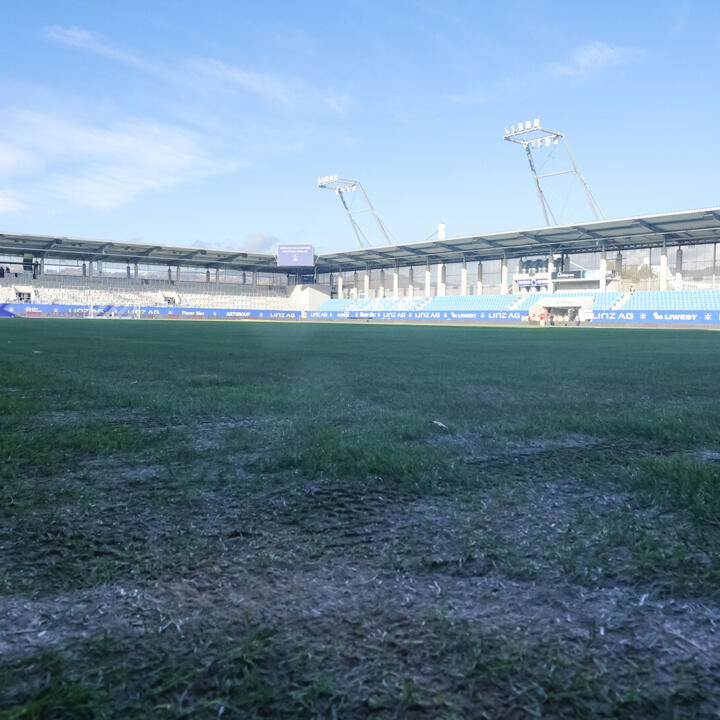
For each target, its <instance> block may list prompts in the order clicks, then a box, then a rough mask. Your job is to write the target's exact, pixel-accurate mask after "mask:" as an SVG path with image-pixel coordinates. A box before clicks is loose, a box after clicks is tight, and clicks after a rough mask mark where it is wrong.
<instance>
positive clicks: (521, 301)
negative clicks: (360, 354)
mask: <svg viewBox="0 0 720 720" xmlns="http://www.w3.org/2000/svg"><path fill="white" fill-rule="evenodd" d="M563 295H565V296H567V297H573V298H575V297H592V298H593V304H592V307H593V308H594V309H597V310H609V309H610V308H612V307H613V305H614V304H615V303H616V302H618V300H620V298H621V297H622V293H619V292H607V293H600V292H593V291H591V290H585V291H580V292H573V293H553V294H549V293H527V294H515V295H446V296H438V297H432V298H429V297H424V296H421V297H415V298H407V297H405V298H365V299H361V300H348V299H341V298H334V299H332V300H327V301H325V302H324V303H323V304H322V305H320V307H319V308H317V309H318V310H324V311H331V312H344V311H354V310H360V311H373V312H384V311H391V310H429V311H450V310H459V311H462V310H511V309H512V310H520V311H528V310H530V308H531V307H532V306H533V305H535V303H537V302H538V301H540V300H542V299H543V298H547V297H552V298H558V297H559V298H561V297H563Z"/></svg>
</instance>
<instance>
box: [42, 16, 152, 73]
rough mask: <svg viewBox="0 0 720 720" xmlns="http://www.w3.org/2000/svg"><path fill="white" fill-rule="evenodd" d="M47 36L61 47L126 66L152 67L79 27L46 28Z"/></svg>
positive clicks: (143, 60) (137, 57)
mask: <svg viewBox="0 0 720 720" xmlns="http://www.w3.org/2000/svg"><path fill="white" fill-rule="evenodd" d="M45 36H46V37H48V38H50V39H51V40H55V41H56V42H58V43H60V44H61V45H66V46H68V47H73V48H78V49H79V50H87V51H88V52H91V53H94V54H95V55H101V56H102V57H106V58H109V59H110V60H116V61H117V62H121V63H124V64H125V65H135V66H136V67H139V68H144V69H150V67H151V65H150V63H148V62H147V61H146V60H145V59H144V58H142V57H141V56H139V55H136V54H134V53H132V52H129V51H127V50H123V49H122V48H119V47H117V46H115V45H113V44H112V43H110V42H109V41H108V40H106V39H105V38H103V37H101V36H100V35H96V34H95V33H93V32H89V31H88V30H83V29H82V28H79V27H62V26H60V25H54V26H52V27H47V28H45Z"/></svg>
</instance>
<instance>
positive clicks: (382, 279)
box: [376, 268, 385, 298]
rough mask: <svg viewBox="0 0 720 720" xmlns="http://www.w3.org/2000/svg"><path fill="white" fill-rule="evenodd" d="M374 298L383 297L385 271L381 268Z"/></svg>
mask: <svg viewBox="0 0 720 720" xmlns="http://www.w3.org/2000/svg"><path fill="white" fill-rule="evenodd" d="M376 296H377V297H381V298H383V297H385V270H384V269H383V268H380V287H379V288H378V292H377V293H376Z"/></svg>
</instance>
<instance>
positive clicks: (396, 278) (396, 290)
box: [393, 265, 400, 300]
mask: <svg viewBox="0 0 720 720" xmlns="http://www.w3.org/2000/svg"><path fill="white" fill-rule="evenodd" d="M393 297H394V298H395V300H397V299H398V298H399V297H400V269H399V268H398V266H397V265H396V266H395V267H394V268H393Z"/></svg>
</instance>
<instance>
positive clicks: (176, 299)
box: [0, 276, 292, 310]
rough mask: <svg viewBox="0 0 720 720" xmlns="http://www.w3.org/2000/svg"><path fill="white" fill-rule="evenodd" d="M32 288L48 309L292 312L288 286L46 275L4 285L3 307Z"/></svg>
mask: <svg viewBox="0 0 720 720" xmlns="http://www.w3.org/2000/svg"><path fill="white" fill-rule="evenodd" d="M19 287H22V288H23V289H31V302H33V303H37V304H45V305H87V304H93V305H113V306H138V305H141V306H163V305H177V306H180V307H190V308H209V309H212V308H242V309H249V310H255V309H257V310H288V309H292V308H291V301H290V297H289V296H290V292H291V290H292V288H288V287H281V288H275V287H267V286H246V285H239V284H238V285H237V286H233V285H231V284H229V283H228V284H226V283H223V284H219V285H215V284H213V283H207V284H206V283H198V282H188V283H174V284H172V285H171V284H170V283H167V282H162V281H151V282H147V281H140V280H124V279H122V278H120V279H110V278H81V277H72V276H70V277H64V278H61V277H58V276H55V277H53V276H43V277H41V278H37V279H35V280H30V279H25V278H22V279H19V278H7V279H3V281H2V282H0V302H5V303H10V302H16V301H17V299H18V295H17V289H18V288H19Z"/></svg>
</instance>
